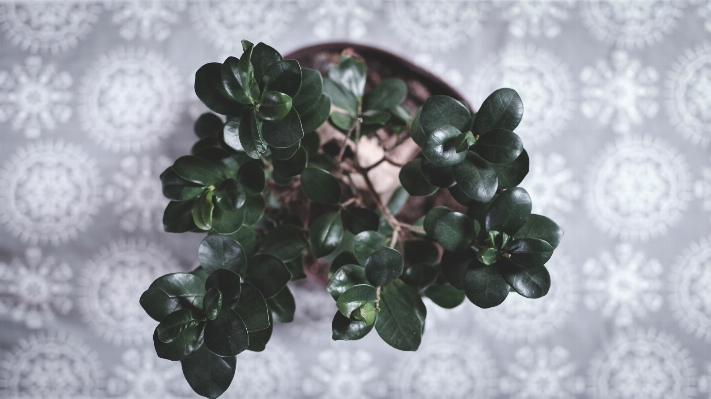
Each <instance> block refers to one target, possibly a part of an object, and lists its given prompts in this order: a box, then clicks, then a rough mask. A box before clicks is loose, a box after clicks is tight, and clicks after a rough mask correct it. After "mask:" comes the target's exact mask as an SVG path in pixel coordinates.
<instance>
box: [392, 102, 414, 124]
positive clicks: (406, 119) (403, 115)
mask: <svg viewBox="0 0 711 399" xmlns="http://www.w3.org/2000/svg"><path fill="white" fill-rule="evenodd" d="M388 111H390V113H391V114H392V116H393V118H395V120H394V121H393V123H397V122H398V119H399V122H402V123H403V124H405V125H407V124H408V123H410V121H411V117H410V110H409V109H408V108H407V107H405V106H404V105H402V104H398V105H396V106H394V107H390V108H388ZM405 127H406V126H405Z"/></svg>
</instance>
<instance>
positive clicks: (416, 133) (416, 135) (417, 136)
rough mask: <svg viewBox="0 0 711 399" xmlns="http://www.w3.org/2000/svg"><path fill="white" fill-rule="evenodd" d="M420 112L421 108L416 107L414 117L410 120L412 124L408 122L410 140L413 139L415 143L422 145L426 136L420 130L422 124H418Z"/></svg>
mask: <svg viewBox="0 0 711 399" xmlns="http://www.w3.org/2000/svg"><path fill="white" fill-rule="evenodd" d="M421 113H422V109H418V110H417V112H416V113H415V118H414V119H413V120H412V124H410V137H412V140H414V141H415V143H417V145H419V146H420V147H423V146H424V145H425V140H426V139H427V136H425V132H424V131H423V130H422V125H421V124H420V117H421Z"/></svg>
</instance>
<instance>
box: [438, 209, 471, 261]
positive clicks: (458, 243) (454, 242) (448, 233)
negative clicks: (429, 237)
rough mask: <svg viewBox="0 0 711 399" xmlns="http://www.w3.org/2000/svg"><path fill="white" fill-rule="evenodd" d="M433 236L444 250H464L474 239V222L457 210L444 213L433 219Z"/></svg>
mask: <svg viewBox="0 0 711 399" xmlns="http://www.w3.org/2000/svg"><path fill="white" fill-rule="evenodd" d="M434 238H435V239H436V240H437V242H439V243H440V244H442V247H443V248H444V249H445V251H450V252H461V251H464V250H466V249H467V248H469V246H470V245H471V244H472V241H473V240H474V222H473V221H472V220H471V219H470V218H469V216H467V215H465V214H462V213H459V212H450V213H445V214H443V215H442V216H440V217H438V218H437V220H435V224H434Z"/></svg>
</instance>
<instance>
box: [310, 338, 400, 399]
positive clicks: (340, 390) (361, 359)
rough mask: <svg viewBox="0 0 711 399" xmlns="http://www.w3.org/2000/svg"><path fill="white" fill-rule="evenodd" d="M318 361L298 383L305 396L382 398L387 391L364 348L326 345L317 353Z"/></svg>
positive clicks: (348, 398)
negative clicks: (341, 348) (350, 348)
mask: <svg viewBox="0 0 711 399" xmlns="http://www.w3.org/2000/svg"><path fill="white" fill-rule="evenodd" d="M318 362H319V364H318V365H316V366H315V367H313V368H312V369H311V376H310V377H309V378H306V379H305V380H304V382H303V385H302V389H303V392H304V394H305V395H306V396H308V397H317V398H342V399H360V398H364V397H368V398H382V397H385V396H386V395H387V393H388V392H387V385H385V384H383V383H382V382H381V381H380V380H379V379H378V376H379V375H380V370H379V368H378V367H377V366H376V365H375V364H373V355H371V354H370V353H368V352H365V351H362V350H356V351H355V352H348V351H343V350H333V349H328V350H326V351H324V352H321V353H319V354H318Z"/></svg>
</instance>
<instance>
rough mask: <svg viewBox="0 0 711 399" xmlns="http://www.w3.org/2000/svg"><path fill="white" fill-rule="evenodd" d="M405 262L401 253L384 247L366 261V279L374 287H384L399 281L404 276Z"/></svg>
mask: <svg viewBox="0 0 711 399" xmlns="http://www.w3.org/2000/svg"><path fill="white" fill-rule="evenodd" d="M404 266H405V261H404V259H403V258H402V255H400V252H398V251H396V250H394V249H392V248H388V247H383V248H380V249H379V250H377V251H375V252H373V253H372V254H370V256H369V257H368V259H367V260H366V261H365V265H363V267H364V268H365V278H367V279H368V281H369V282H370V283H371V284H373V285H374V286H384V285H388V284H390V283H392V282H393V281H395V280H397V278H398V277H400V275H401V274H402V270H403V268H404Z"/></svg>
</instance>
